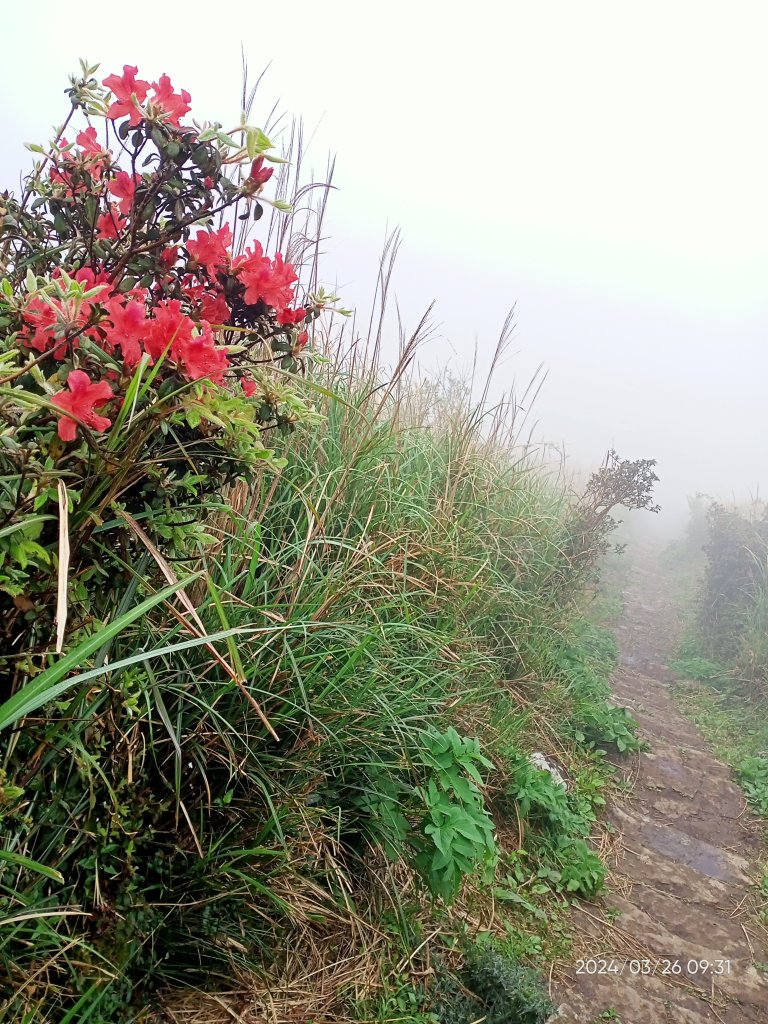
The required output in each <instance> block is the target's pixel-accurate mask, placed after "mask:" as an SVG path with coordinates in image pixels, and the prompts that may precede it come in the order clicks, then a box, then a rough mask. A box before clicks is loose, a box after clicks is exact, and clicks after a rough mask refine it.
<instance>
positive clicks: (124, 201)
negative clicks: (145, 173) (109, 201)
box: [107, 171, 141, 215]
mask: <svg viewBox="0 0 768 1024" xmlns="http://www.w3.org/2000/svg"><path fill="white" fill-rule="evenodd" d="M139 181H141V178H140V177H139V176H138V174H137V175H134V177H131V175H130V174H129V173H128V171H118V172H117V174H116V175H115V177H114V178H113V179H112V181H110V183H109V184H108V185H107V188H108V189H109V191H110V192H111V193H112V195H113V196H115V197H116V198H117V200H118V203H117V205H118V207H119V209H120V212H121V213H124V214H126V215H127V214H129V213H130V212H131V207H132V206H133V197H134V194H135V192H136V183H137V182H139Z"/></svg>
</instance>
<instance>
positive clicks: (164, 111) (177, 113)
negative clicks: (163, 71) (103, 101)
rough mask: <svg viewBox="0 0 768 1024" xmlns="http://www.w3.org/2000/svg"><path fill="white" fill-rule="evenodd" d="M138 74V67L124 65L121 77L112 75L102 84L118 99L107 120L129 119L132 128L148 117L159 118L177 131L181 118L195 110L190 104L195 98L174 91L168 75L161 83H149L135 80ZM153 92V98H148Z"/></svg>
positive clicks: (184, 92) (163, 77)
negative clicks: (173, 126)
mask: <svg viewBox="0 0 768 1024" xmlns="http://www.w3.org/2000/svg"><path fill="white" fill-rule="evenodd" d="M138 73H139V69H138V68H135V67H132V66H131V65H130V64H125V65H123V73H122V75H110V76H109V77H108V78H105V79H104V83H103V84H104V85H106V87H107V88H108V89H110V90H111V91H112V93H113V95H114V97H115V99H114V100H113V102H112V103H111V104H110V106H109V109H108V110H107V117H108V118H109V119H110V120H112V121H116V120H118V119H119V118H122V117H127V118H128V120H129V123H130V124H131V125H132V126H133V125H137V124H138V123H139V122H140V121H141V120H143V119H144V118H145V117H147V118H149V119H152V118H157V117H160V118H162V119H163V120H164V121H167V122H168V124H172V125H175V126H176V127H177V128H178V127H179V126H180V123H181V118H182V117H183V116H184V115H185V114H187V113H189V111H190V110H191V109H192V108H191V107H190V105H189V101H190V99H191V98H192V97H191V96H190V95H189V93H188V92H187V90H186V89H182V90H181V92H179V93H176V92H174V91H173V86H172V85H171V80H170V78H169V77H168V75H160V79H159V81H157V82H152V83H151V84H150V83H149V82H145V81H143V80H142V79H139V78H136V75H137V74H138ZM150 89H152V90H153V95H152V96H149V98H148V93H149V90H150Z"/></svg>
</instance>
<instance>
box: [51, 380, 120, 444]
mask: <svg viewBox="0 0 768 1024" xmlns="http://www.w3.org/2000/svg"><path fill="white" fill-rule="evenodd" d="M67 387H68V388H69V391H68V392H67V391H59V392H58V393H57V394H55V395H54V396H53V398H52V399H51V402H52V403H53V405H56V406H58V407H59V409H63V410H64V411H65V415H64V416H63V417H62V418H61V419H60V420H59V437H60V438H61V440H62V441H74V440H75V437H76V435H77V423H75V421H74V420H73V419H71V418H70V417H69V416H67V415H66V413H72V415H73V416H77V418H78V419H80V420H82V421H83V423H85V424H87V425H88V426H89V427H91V428H92V429H93V430H97V431H99V432H102V431H104V430H107V429H108V428H109V427H111V426H112V421H111V420H109V419H107V417H106V416H99V415H98V413H96V412H95V411H94V410H95V408H96V407H97V406H102V405H104V404H105V403H106V402H108V401H109V400H110V399H111V398H114V394H113V392H112V388H111V387H110V386H109V384H107V382H106V381H103V380H102V381H99V383H98V384H92V383H91V378H90V377H89V376H88V374H87V373H84V372H83V370H72V372H71V373H70V375H69V376H68V377H67Z"/></svg>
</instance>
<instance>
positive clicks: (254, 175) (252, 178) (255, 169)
mask: <svg viewBox="0 0 768 1024" xmlns="http://www.w3.org/2000/svg"><path fill="white" fill-rule="evenodd" d="M274 173H275V169H274V167H265V166H264V157H263V156H259V157H257V158H256V159H255V160H254V161H253V163H252V164H251V173H250V174H249V175H248V179H247V184H248V185H250V187H251V188H252V189H253V188H260V187H261V186H262V185H264V184H265V183H266V182H268V181H269V179H270V178H271V177H272V175H273V174H274Z"/></svg>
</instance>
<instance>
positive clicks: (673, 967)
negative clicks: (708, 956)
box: [576, 957, 731, 977]
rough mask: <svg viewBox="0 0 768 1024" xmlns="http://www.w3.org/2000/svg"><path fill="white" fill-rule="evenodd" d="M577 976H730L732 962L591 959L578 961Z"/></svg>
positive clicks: (665, 959) (662, 958)
mask: <svg viewBox="0 0 768 1024" xmlns="http://www.w3.org/2000/svg"><path fill="white" fill-rule="evenodd" d="M576 973H577V974H634V975H637V976H642V975H670V976H678V975H681V974H684V975H687V976H688V977H695V976H696V975H703V974H711V975H714V976H717V975H723V974H730V973H731V961H730V960H676V959H671V958H669V959H667V958H665V957H659V958H658V959H655V960H619V959H615V958H613V957H605V958H604V957H589V958H588V959H586V960H577V961H576Z"/></svg>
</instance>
